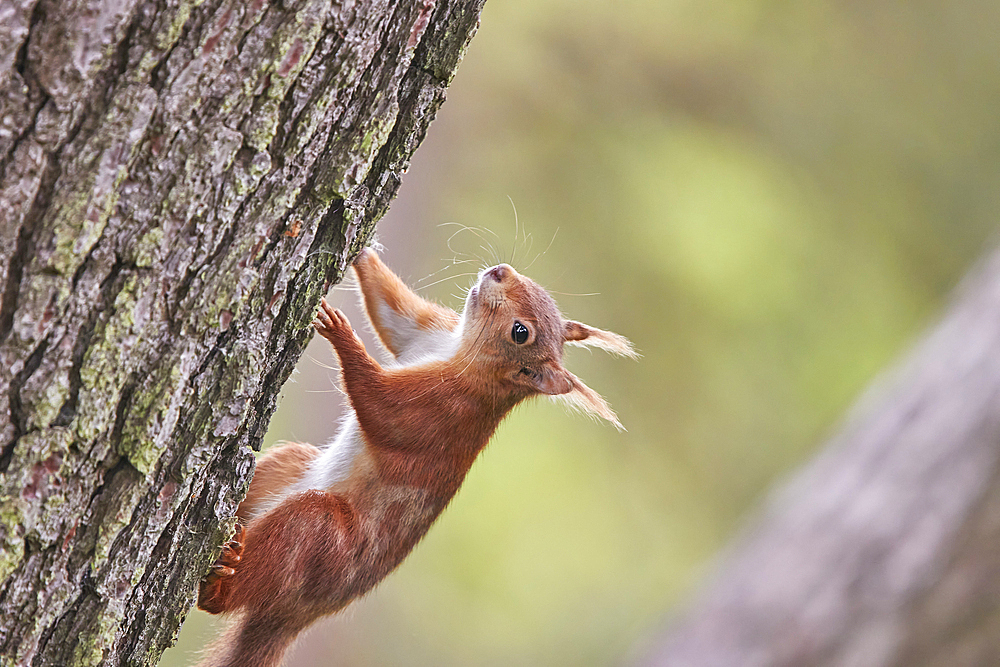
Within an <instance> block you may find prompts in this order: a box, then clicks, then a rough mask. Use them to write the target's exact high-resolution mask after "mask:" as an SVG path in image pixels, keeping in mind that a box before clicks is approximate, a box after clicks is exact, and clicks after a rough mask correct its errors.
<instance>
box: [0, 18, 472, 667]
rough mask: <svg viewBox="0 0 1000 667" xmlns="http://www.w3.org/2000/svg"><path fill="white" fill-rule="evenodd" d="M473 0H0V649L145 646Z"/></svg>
mask: <svg viewBox="0 0 1000 667" xmlns="http://www.w3.org/2000/svg"><path fill="white" fill-rule="evenodd" d="M482 2H483V0H398V1H397V2H386V1H384V0H383V1H381V2H380V1H378V0H357V1H354V2H343V3H341V2H332V1H330V0H327V1H322V0H284V1H278V0H273V1H272V2H270V3H268V2H267V1H266V0H204V1H199V0H147V1H141V0H119V1H117V2H108V1H107V0H0V105H2V106H0V296H2V301H0V499H2V504H0V582H2V583H0V664H2V665H5V666H6V665H92V664H108V665H117V664H130V665H131V664H155V663H156V662H157V660H158V659H159V655H160V653H161V652H162V650H163V649H164V648H165V647H166V646H167V645H169V644H170V643H171V641H172V639H173V637H174V634H175V633H176V631H177V629H178V627H179V626H180V623H181V621H182V619H183V618H184V615H185V614H186V612H187V611H188V609H189V608H190V606H191V605H192V603H193V601H194V599H195V592H196V588H197V585H198V581H199V580H200V579H201V577H202V575H203V574H204V573H205V572H206V570H207V568H208V566H209V564H210V563H211V562H212V561H214V559H215V558H216V556H217V554H218V547H219V545H220V543H221V541H222V540H223V539H224V538H225V536H226V535H227V534H228V531H229V529H230V527H231V525H232V524H231V522H230V521H231V519H230V517H231V516H232V513H233V510H234V509H235V507H236V504H237V502H238V501H239V499H240V498H241V496H242V495H243V493H244V491H245V490H246V486H247V484H248V483H249V479H250V476H251V473H252V471H253V456H252V454H251V452H250V448H251V447H253V448H257V447H259V443H260V440H261V438H262V436H263V434H264V431H265V429H266V428H267V423H268V420H269V419H270V416H271V413H272V412H273V410H274V407H275V401H276V398H277V395H278V391H279V390H280V388H281V385H282V383H283V382H284V381H285V380H286V379H287V377H288V375H289V373H290V372H291V370H292V368H293V367H294V365H295V362H296V360H297V359H298V358H299V355H300V354H301V352H302V349H303V347H304V346H305V344H306V342H307V341H308V340H309V338H310V336H311V335H312V332H311V329H310V326H309V323H310V321H311V319H312V314H313V312H314V308H315V307H316V305H317V302H318V300H319V297H320V295H321V294H323V293H324V291H325V290H326V289H327V288H328V287H329V285H330V284H331V283H333V282H336V281H339V280H340V278H341V277H342V276H343V274H344V271H345V269H346V267H347V266H348V263H349V260H350V258H351V257H352V256H353V255H354V253H355V252H357V250H358V249H360V247H361V246H362V245H364V243H365V242H366V241H367V240H368V239H369V237H370V235H371V232H372V229H373V226H374V223H375V221H376V220H377V219H378V218H379V217H380V216H381V215H382V213H383V212H384V211H385V209H386V207H387V206H388V203H389V201H390V199H391V198H392V197H393V195H394V194H395V192H396V189H397V187H398V185H399V182H400V177H401V174H402V173H403V171H404V170H405V168H406V166H407V164H408V160H409V158H410V156H411V154H412V152H413V151H414V150H415V148H416V146H417V145H418V144H419V142H420V141H421V139H422V138H423V136H424V133H425V131H426V128H427V126H428V124H429V123H430V121H431V119H432V117H433V115H434V113H435V111H436V110H437V108H438V107H439V106H440V104H441V103H442V101H443V99H444V92H445V88H446V87H447V85H448V84H449V83H450V81H451V78H452V76H453V74H454V72H455V69H456V68H457V66H458V62H459V61H460V59H461V57H462V54H463V52H464V49H465V48H466V46H467V45H468V43H469V40H470V39H471V38H472V35H473V34H474V33H475V30H476V27H477V26H478V19H479V12H480V9H481V6H482Z"/></svg>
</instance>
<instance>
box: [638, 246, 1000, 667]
mask: <svg viewBox="0 0 1000 667" xmlns="http://www.w3.org/2000/svg"><path fill="white" fill-rule="evenodd" d="M998 612H1000V253H994V254H993V255H992V256H990V257H989V258H988V259H986V260H985V261H984V262H983V263H982V264H981V265H980V266H979V267H977V268H976V269H975V270H974V271H973V272H972V273H971V275H970V276H969V277H968V278H966V281H965V283H964V284H963V286H962V287H961V288H960V289H959V290H958V294H957V296H956V298H955V301H954V304H953V305H952V306H951V308H950V309H949V310H948V312H947V313H946V315H945V316H944V318H943V320H942V321H941V322H940V324H938V325H937V326H936V327H935V328H933V330H932V331H931V332H930V333H929V334H928V335H927V336H926V338H925V339H924V340H923V341H922V342H921V343H920V344H919V345H917V346H916V348H915V349H914V350H913V351H912V353H911V354H910V355H909V356H908V357H907V358H906V359H905V360H904V361H903V363H901V364H900V366H899V367H898V368H896V369H895V370H893V371H892V372H891V373H890V374H889V375H888V376H887V377H885V378H883V379H882V380H881V381H880V382H878V383H876V385H875V386H874V387H873V388H872V389H870V390H869V391H868V393H867V394H866V396H865V397H864V398H863V399H862V400H861V402H860V404H859V405H858V406H857V407H856V408H855V410H854V412H853V414H852V415H851V417H850V418H849V419H848V420H847V423H846V425H845V426H844V427H843V429H842V431H841V432H840V433H839V434H838V435H836V436H835V437H833V438H832V440H831V441H830V442H829V443H828V445H827V447H826V448H825V449H824V450H823V451H822V452H821V453H820V454H819V456H817V457H816V459H815V460H813V461H812V462H811V463H809V464H808V465H806V466H805V467H804V468H803V469H802V470H800V471H799V472H798V473H796V474H795V475H794V476H793V477H792V479H791V480H790V481H789V482H788V483H786V484H785V485H783V486H782V487H781V488H779V489H778V490H777V491H776V492H775V493H774V494H773V495H772V497H771V498H770V499H769V501H768V502H767V503H766V504H765V507H764V508H763V510H762V512H761V514H760V515H759V516H758V517H757V518H756V520H754V521H752V522H751V524H750V525H749V526H747V527H746V529H745V531H744V533H743V534H742V535H741V536H740V537H739V538H738V539H737V540H736V541H735V543H734V544H733V545H732V547H731V548H730V550H729V552H728V553H727V555H725V556H724V557H723V558H722V561H721V563H720V565H719V567H718V571H717V573H716V575H715V577H714V580H713V581H711V583H709V585H708V586H707V588H706V589H705V590H704V591H703V592H702V594H701V595H699V596H698V597H697V599H696V601H695V602H694V604H693V605H692V607H691V608H690V610H689V611H688V612H687V613H686V614H685V615H683V617H681V618H679V619H677V621H676V622H675V623H673V624H672V625H671V627H670V628H669V631H668V632H667V633H666V635H665V636H664V637H663V638H662V639H661V641H660V643H659V644H658V645H657V646H656V647H655V649H654V650H652V651H650V652H649V653H648V657H647V659H646V660H644V661H643V664H649V665H670V666H671V667H683V666H687V665H691V666H695V665H697V666H699V667H707V666H711V667H727V666H730V665H733V666H735V665H739V666H740V667H751V666H756V665H760V666H764V665H767V666H769V667H776V666H793V665H795V666H804V665H809V666H819V665H859V666H862V665H863V666H866V667H868V666H871V667H875V666H890V665H892V666H903V665H907V666H912V665H948V666H949V667H955V666H962V665H992V664H1000V613H998Z"/></svg>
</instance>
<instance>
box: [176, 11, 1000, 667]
mask: <svg viewBox="0 0 1000 667" xmlns="http://www.w3.org/2000/svg"><path fill="white" fill-rule="evenodd" d="M998 19H1000V5H998V4H996V3H993V2H986V1H976V0H957V1H945V0H933V1H931V0H916V1H914V2H909V3H898V2H886V1H884V0H875V1H874V2H867V3H856V2H846V1H841V2H822V1H820V2H809V3H798V2H780V1H779V2H767V1H764V0H742V1H740V0H737V1H735V2H734V1H719V0H709V1H707V2H695V1H693V0H683V1H671V0H618V1H607V0H605V1H604V2H601V1H597V0H590V1H580V0H572V1H571V0H548V1H547V2H543V3H539V2H533V1H528V0H503V1H501V0H491V1H490V2H489V3H487V5H486V10H485V13H484V17H483V25H482V28H481V30H480V32H479V35H478V36H477V37H476V39H475V40H474V42H473V44H472V47H471V48H470V50H469V52H468V55H467V57H466V60H465V62H464V64H463V65H462V68H461V70H460V72H459V75H458V77H457V79H456V81H455V83H454V86H453V87H452V89H451V91H450V93H449V98H450V99H449V101H448V103H447V104H446V105H445V106H444V108H443V110H442V111H441V113H440V117H439V119H438V120H437V121H436V122H435V124H434V125H433V126H432V128H431V131H430V135H429V137H428V139H427V141H426V142H425V144H424V146H423V147H421V149H420V150H419V151H418V153H417V156H416V158H415V160H414V164H413V167H412V169H411V171H410V174H409V175H408V176H407V179H406V181H405V183H404V185H403V189H402V192H401V195H400V198H399V200H397V202H396V204H395V205H394V208H393V211H392V212H391V213H390V215H389V216H388V217H387V218H386V220H385V221H384V222H383V223H382V224H381V226H380V241H381V242H382V243H383V244H384V245H385V248H386V250H385V257H386V258H387V261H388V262H389V263H390V265H391V266H393V267H395V268H396V269H397V271H399V272H400V273H401V275H403V276H404V277H406V278H408V280H409V281H410V282H411V284H412V283H415V282H418V279H420V278H421V277H422V276H429V278H428V279H425V280H422V281H420V283H421V284H427V285H430V286H429V287H427V288H426V289H424V290H423V292H424V293H425V294H427V295H429V296H432V297H435V298H438V299H439V300H441V301H443V302H445V303H448V304H450V305H453V306H457V305H459V303H460V301H459V297H460V293H461V292H462V291H463V290H464V289H465V287H466V286H467V285H468V284H469V282H470V280H471V279H470V278H469V277H466V276H464V275H462V274H464V273H466V272H474V271H475V270H476V269H478V268H480V267H481V266H482V265H485V264H490V263H494V262H495V261H496V258H497V257H500V258H502V259H503V260H506V261H510V262H511V263H513V264H514V265H515V266H516V267H517V268H519V269H521V270H526V267H528V266H529V265H530V269H528V270H527V273H528V274H529V275H531V276H532V277H534V278H535V279H536V280H538V281H539V282H541V283H542V284H543V285H546V286H548V287H550V288H551V289H552V290H553V293H554V295H555V296H556V298H557V300H558V301H559V302H560V304H561V306H562V308H563V310H564V312H566V314H567V315H568V316H570V317H573V318H577V319H581V320H583V321H586V322H588V323H591V324H594V325H596V326H601V327H604V328H609V329H612V330H615V331H618V332H620V333H622V334H624V335H626V336H628V337H630V338H631V339H632V340H633V341H634V342H635V343H636V345H637V346H638V348H639V349H640V350H641V351H642V352H643V354H644V358H643V359H642V360H641V361H640V362H638V363H634V362H630V361H623V360H618V359H613V358H610V357H607V356H606V355H603V354H602V353H594V354H591V353H589V352H586V351H583V350H570V351H569V353H568V365H569V366H570V368H572V369H573V370H574V372H576V373H577V374H578V375H580V376H581V377H583V378H584V379H585V380H586V381H587V382H588V383H589V384H590V385H591V386H593V387H594V388H596V389H597V390H598V391H600V392H602V393H603V394H605V395H606V396H607V397H608V399H609V400H610V402H611V403H612V405H613V406H614V407H615V408H616V409H617V410H618V412H619V415H620V416H621V418H622V421H623V422H624V423H625V425H626V427H627V428H628V429H629V432H628V433H626V434H618V433H616V432H615V431H614V429H612V428H610V427H608V426H606V425H602V424H596V423H592V422H590V421H588V420H586V419H583V418H580V417H578V416H572V415H566V414H564V413H563V411H562V410H561V408H559V407H555V406H552V405H549V404H548V403H547V402H545V401H539V402H536V403H535V404H531V405H528V406H525V407H523V408H520V409H519V410H518V411H517V412H516V413H515V414H514V415H512V416H511V418H510V419H509V420H508V421H507V422H506V423H505V424H504V426H503V427H502V429H501V431H500V433H499V434H498V436H497V437H496V438H495V439H494V441H493V442H492V444H491V445H490V447H489V448H488V449H487V451H486V452H485V454H484V455H483V456H482V458H481V460H480V461H479V462H477V464H476V466H475V467H474V468H473V471H472V473H471V474H470V476H469V478H468V480H467V481H466V484H465V486H464V487H463V489H462V491H461V492H460V493H459V495H458V497H457V498H456V500H455V501H454V503H453V504H452V506H451V507H450V508H449V509H448V510H447V511H446V512H445V514H444V515H443V517H442V519H441V520H440V521H439V522H438V524H437V525H435V527H434V528H433V529H432V530H431V532H430V534H429V536H428V537H427V538H426V539H425V540H424V542H423V543H422V544H421V545H420V546H419V547H418V548H417V549H416V551H415V552H414V554H413V555H412V556H411V557H410V558H409V559H408V560H407V561H406V562H404V564H403V565H402V566H401V567H400V569H399V571H398V572H397V573H395V574H393V575H392V576H391V577H390V578H389V579H388V580H387V581H386V582H385V583H384V584H383V585H382V586H380V588H379V589H378V590H377V591H376V592H375V593H374V594H373V595H371V596H370V597H369V598H368V599H366V600H364V601H362V602H360V603H357V604H355V605H354V606H353V607H352V608H351V609H350V610H348V611H347V612H346V613H345V614H343V615H341V616H340V617H338V618H336V619H332V620H331V621H328V622H326V623H323V624H321V625H319V626H318V627H317V628H316V629H315V630H313V632H312V633H311V634H310V635H308V636H307V638H306V639H305V640H304V641H303V642H301V643H300V645H299V646H298V648H297V649H296V651H295V653H294V654H293V656H292V658H291V660H290V661H289V664H290V665H312V664H323V665H358V666H362V665H604V664H613V663H616V662H620V661H622V660H624V659H626V658H627V657H628V656H629V655H630V654H632V652H634V651H636V650H637V649H636V647H637V646H641V642H642V639H643V638H644V637H646V636H648V635H649V634H650V633H651V632H654V631H655V630H657V629H658V628H659V627H660V626H661V625H662V623H663V622H664V621H665V619H666V618H668V617H669V614H670V612H671V609H673V608H675V607H676V605H677V604H679V603H682V602H683V600H684V598H685V595H687V594H689V593H690V592H691V590H692V589H693V587H694V585H695V584H696V583H697V581H698V580H699V578H700V577H701V576H702V575H704V574H705V573H706V571H707V570H708V569H709V568H710V564H711V559H712V557H713V554H715V553H716V552H717V551H718V550H719V548H720V547H721V546H722V545H723V544H724V543H725V541H726V540H727V538H728V537H729V536H730V535H731V534H732V532H733V531H734V530H735V528H736V527H737V526H738V524H739V520H740V518H741V517H742V516H744V515H745V513H746V512H747V511H748V510H749V509H750V508H752V507H753V505H754V503H755V502H756V501H757V500H758V499H759V498H760V496H761V494H762V493H764V492H765V491H766V489H767V488H768V487H769V486H770V485H771V484H772V483H773V482H774V481H775V479H776V478H777V477H778V476H780V475H781V474H782V473H783V472H785V471H786V470H788V469H789V468H791V467H792V466H794V465H795V464H796V463H798V462H800V461H802V460H803V459H804V458H805V457H806V456H808V455H809V453H810V452H811V451H813V450H814V448H815V447H817V446H819V445H820V444H821V443H822V440H823V437H824V435H825V434H827V433H829V432H830V430H831V429H833V428H835V426H836V423H837V421H838V418H839V416H840V415H841V414H842V413H843V412H844V411H845V409H846V408H847V407H848V406H849V404H850V402H851V400H852V397H854V396H855V395H856V394H858V392H859V391H860V390H861V389H862V388H863V387H864V386H865V385H866V384H867V383H868V382H869V381H870V380H871V379H872V377H873V376H874V375H875V374H876V373H877V372H878V371H879V369H880V368H882V367H884V366H885V365H886V364H887V363H889V362H891V360H892V359H893V358H894V357H896V356H897V355H898V354H900V352H901V350H902V349H903V348H904V347H905V346H906V345H907V344H908V342H910V341H912V339H913V338H914V336H916V335H917V334H918V333H919V331H920V329H921V328H922V327H924V326H926V325H927V324H928V323H929V322H930V321H932V319H933V317H934V314H935V313H936V312H937V311H938V310H939V308H940V307H941V305H942V301H943V299H944V298H945V296H946V295H947V292H948V291H949V290H950V289H951V288H952V287H953V286H954V285H955V283H956V282H957V280H958V279H959V278H960V276H961V274H962V273H963V272H964V271H965V270H966V269H967V267H968V266H969V265H970V264H971V263H972V262H973V261H974V259H975V257H976V256H977V255H978V254H979V253H980V252H981V251H982V250H983V249H984V248H985V247H986V245H987V244H988V243H989V242H990V241H991V240H992V239H991V236H992V233H993V232H992V230H993V229H994V225H995V223H996V220H997V218H998V213H1000V211H998V208H1000V202H998V198H997V192H998V188H997V180H998V179H997V177H998V169H1000V161H998V160H997V155H998V149H1000V115H998V114H997V113H996V109H997V108H998V106H1000V59H998V58H997V57H996V53H997V48H998V46H1000V36H998V35H1000V33H998V32H997V30H996V26H997V25H1000V20H998ZM508 196H509V197H510V198H511V200H512V201H513V202H514V204H516V209H517V216H518V223H517V226H516V227H515V223H514V213H513V211H512V207H511V202H510V201H508ZM442 223H457V225H459V226H460V225H467V226H470V227H476V228H479V230H478V231H476V230H471V231H459V233H458V234H457V235H455V236H454V237H453V238H451V239H450V240H449V237H451V236H452V235H453V234H455V232H456V230H457V229H460V227H457V226H456V225H452V224H442ZM494 233H495V234H496V235H494ZM470 257H471V258H473V259H474V263H472V264H462V263H457V264H453V263H452V262H455V261H459V262H460V261H461V260H465V259H469V258H470ZM442 268H444V271H441V269H442ZM439 271H440V272H439ZM436 272H439V273H436ZM441 278H445V279H446V280H445V281H444V282H443V283H441V284H437V285H431V284H432V283H434V282H435V281H437V280H440V279H441ZM591 292H599V293H600V294H598V295H593V296H574V295H575V294H580V293H584V294H586V293H591ZM338 298H339V299H340V300H341V301H342V302H348V301H352V300H353V297H352V296H351V295H350V293H348V292H346V291H342V293H341V294H340V295H338ZM349 314H350V316H351V318H352V320H353V321H354V322H355V324H356V326H359V328H360V323H361V316H360V315H359V314H358V311H357V310H354V311H351V313H349ZM334 363H335V362H334V360H333V356H332V353H331V352H330V351H329V349H328V347H327V346H326V345H324V344H315V345H314V346H313V347H312V348H310V352H309V354H308V356H307V358H305V359H304V360H303V362H302V363H301V364H300V366H301V368H300V373H299V374H298V376H297V378H296V381H295V382H293V383H289V385H288V386H287V387H286V390H285V395H284V400H283V403H282V405H281V409H280V411H279V414H278V416H277V417H276V418H275V420H274V422H273V424H272V430H271V435H270V436H269V440H270V441H272V442H273V441H276V440H281V439H300V440H307V441H313V442H322V441H324V440H325V439H326V438H328V437H329V435H330V433H331V432H332V428H333V426H334V419H335V415H336V414H337V405H338V404H339V403H340V397H339V395H338V394H337V393H336V391H335V390H333V389H332V387H333V384H334V380H335V377H336V372H335V370H333V369H331V368H329V366H331V365H333V364H334ZM207 623H208V617H207V615H205V614H203V613H201V612H195V613H192V615H191V617H190V620H189V621H188V623H187V626H186V627H185V631H184V633H183V634H182V639H181V646H180V647H178V648H176V649H173V650H172V651H171V652H170V653H168V654H167V657H166V658H165V659H164V661H163V665H180V664H186V663H187V662H188V660H189V657H188V656H189V655H190V652H191V651H194V650H197V647H200V646H201V645H202V644H203V643H204V641H205V639H206V637H208V636H210V635H211V634H212V631H211V630H210V629H207V627H206V626H207Z"/></svg>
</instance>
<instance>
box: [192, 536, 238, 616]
mask: <svg viewBox="0 0 1000 667" xmlns="http://www.w3.org/2000/svg"><path fill="white" fill-rule="evenodd" d="M245 543H246V530H245V529H244V528H243V524H242V523H239V522H237V524H236V532H235V533H234V534H233V537H232V539H230V540H229V541H228V542H227V543H226V544H224V545H223V546H222V554H221V555H220V556H219V558H218V560H216V561H215V564H214V565H212V569H211V570H209V572H208V574H207V575H206V576H205V578H204V579H202V581H201V588H200V589H199V591H198V608H199V609H203V610H205V611H207V612H208V613H210V614H221V613H223V612H225V611H229V610H228V609H227V607H226V601H227V598H228V597H229V596H228V592H229V585H228V584H229V578H230V577H232V576H233V575H234V574H236V567H237V566H238V565H239V563H240V561H241V560H242V559H243V545H244V544H245Z"/></svg>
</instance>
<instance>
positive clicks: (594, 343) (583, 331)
mask: <svg viewBox="0 0 1000 667" xmlns="http://www.w3.org/2000/svg"><path fill="white" fill-rule="evenodd" d="M563 340H564V341H565V342H567V343H571V344H573V345H580V346H582V347H599V348H601V349H602V350H607V351H608V352H611V353H612V354H620V355H623V356H626V357H631V358H632V359H635V358H637V357H638V356H639V353H638V352H636V351H635V348H633V347H632V343H630V342H629V341H628V339H627V338H625V337H624V336H619V335H618V334H616V333H612V332H610V331H605V330H603V329H597V328H595V327H590V326H587V325H586V324H583V323H581V322H574V321H573V320H566V321H565V322H563Z"/></svg>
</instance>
